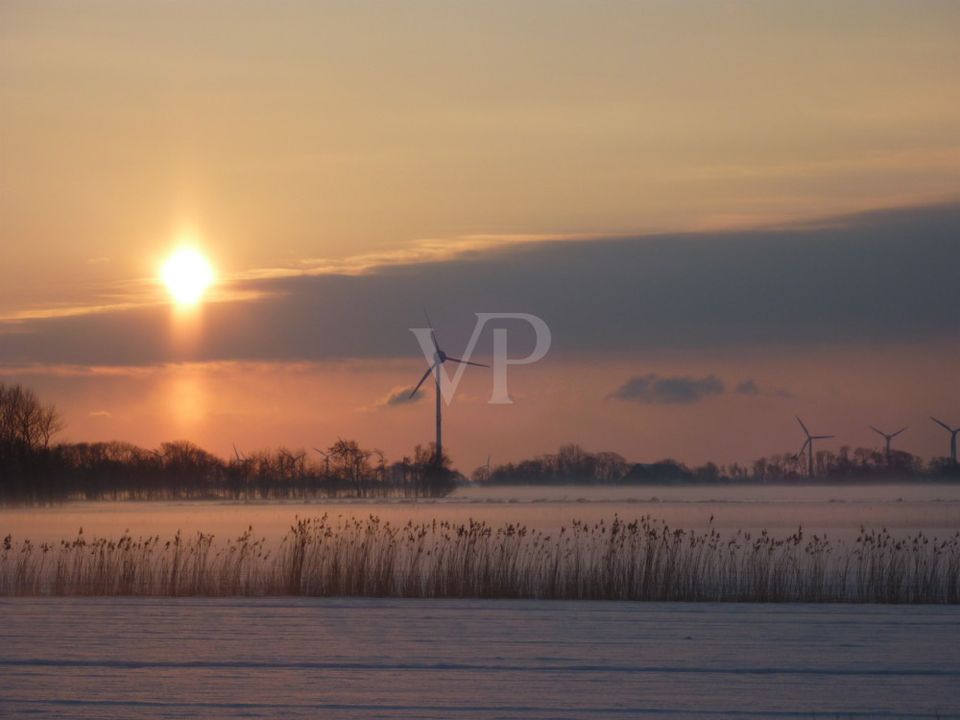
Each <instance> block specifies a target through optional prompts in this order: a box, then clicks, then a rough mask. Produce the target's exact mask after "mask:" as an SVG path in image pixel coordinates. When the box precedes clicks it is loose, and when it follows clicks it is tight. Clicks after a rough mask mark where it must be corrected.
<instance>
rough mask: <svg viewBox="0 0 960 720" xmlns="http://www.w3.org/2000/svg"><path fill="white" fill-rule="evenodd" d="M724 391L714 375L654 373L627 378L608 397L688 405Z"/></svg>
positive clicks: (641, 401) (656, 403)
mask: <svg viewBox="0 0 960 720" xmlns="http://www.w3.org/2000/svg"><path fill="white" fill-rule="evenodd" d="M723 391H724V384H723V381H722V380H720V379H719V378H718V377H716V376H714V375H708V376H707V377H703V378H692V377H660V376H659V375H656V374H654V373H650V374H648V375H641V376H638V377H633V378H630V379H629V380H627V381H626V382H625V383H624V384H623V385H621V386H620V387H619V388H618V389H617V390H616V392H614V393H613V394H612V395H611V397H615V398H618V399H620V400H630V401H632V402H639V403H650V404H654V405H678V404H684V405H688V404H691V403H696V402H700V401H701V400H703V399H704V398H706V397H709V396H710V395H720V394H722V393H723Z"/></svg>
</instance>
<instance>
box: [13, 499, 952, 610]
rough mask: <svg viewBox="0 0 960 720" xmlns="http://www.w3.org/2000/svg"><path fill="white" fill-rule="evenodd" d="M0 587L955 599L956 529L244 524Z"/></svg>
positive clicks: (112, 552)
mask: <svg viewBox="0 0 960 720" xmlns="http://www.w3.org/2000/svg"><path fill="white" fill-rule="evenodd" d="M0 595H103V596H131V595H142V596H186V595H190V596H197V595H207V596H237V595H247V596H263V595H307V596H365V597H416V598H540V599H568V600H581V599H582V600H586V599H589V600H680V601H744V602H874V603H958V602H960V533H957V534H955V535H954V536H952V537H950V538H948V539H945V540H943V539H940V540H938V539H936V538H929V537H927V536H926V535H924V534H923V533H919V534H917V535H915V536H912V537H910V538H907V539H898V538H896V537H894V536H892V535H891V534H890V533H889V532H887V531H886V530H885V529H884V530H867V529H863V528H861V531H860V534H859V536H858V537H857V538H856V541H855V542H853V543H852V544H849V543H839V542H834V541H831V540H828V539H827V538H826V537H824V536H818V535H811V536H808V535H807V534H805V533H804V532H803V530H802V529H798V531H797V532H796V533H793V534H792V535H789V536H787V537H783V538H775V537H772V536H771V535H770V534H768V533H767V532H765V531H764V532H761V533H759V534H751V533H747V532H736V533H734V534H733V535H730V536H723V535H721V533H719V532H718V531H716V530H713V529H710V530H707V531H704V532H695V531H689V530H681V529H671V528H670V527H668V526H667V525H666V524H664V523H662V522H659V521H657V520H655V519H653V518H651V517H643V518H640V519H638V520H635V521H633V522H624V521H623V520H621V519H619V518H618V517H614V518H613V520H612V521H610V522H599V523H597V524H594V525H588V524H584V523H581V522H574V523H572V524H571V525H570V526H568V527H564V528H562V529H561V530H560V531H559V532H544V531H539V530H530V529H528V528H526V527H524V526H520V525H505V526H503V527H492V526H491V525H489V524H487V523H483V522H476V521H469V522H467V523H464V524H455V523H449V522H440V521H433V522H431V523H423V524H416V523H413V522H409V523H407V524H406V525H391V524H390V523H388V522H382V521H381V520H380V519H379V518H377V517H376V516H373V515H371V516H370V517H369V518H367V519H366V520H356V519H343V518H337V519H331V518H329V517H328V516H327V515H323V516H322V517H316V518H306V519H298V520H297V521H296V523H295V524H294V525H293V526H292V527H291V528H290V531H289V532H288V533H287V535H286V536H285V537H284V538H283V540H282V542H281V543H280V544H279V546H278V547H276V548H273V549H271V548H269V547H268V546H267V545H266V543H265V541H264V539H262V538H259V539H258V538H256V537H255V536H254V534H253V528H250V529H248V530H247V531H246V532H245V533H243V534H242V535H241V536H240V537H239V538H236V539H234V540H230V541H227V542H225V543H217V542H215V539H214V537H213V536H212V535H206V534H202V533H200V534H197V535H196V536H194V537H191V538H184V537H182V536H181V535H180V534H179V533H178V534H177V535H176V536H175V537H174V538H172V539H170V540H166V541H162V540H161V539H160V538H159V537H148V538H136V539H134V538H133V537H132V536H130V535H129V533H127V534H124V535H123V537H121V538H119V539H118V540H110V539H105V538H95V539H92V540H88V539H86V538H85V537H84V535H83V531H82V530H81V532H80V534H79V535H78V536H77V537H76V538H75V539H74V540H72V541H62V542H61V543H59V544H58V545H47V544H41V545H36V544H33V543H31V542H30V541H29V540H23V541H19V542H16V543H15V542H14V541H13V538H11V537H9V536H8V537H7V538H5V539H4V541H3V544H2V546H0Z"/></svg>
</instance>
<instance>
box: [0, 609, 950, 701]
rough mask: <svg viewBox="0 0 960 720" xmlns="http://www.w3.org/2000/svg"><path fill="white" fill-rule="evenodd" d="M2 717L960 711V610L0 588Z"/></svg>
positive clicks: (0, 691)
mask: <svg viewBox="0 0 960 720" xmlns="http://www.w3.org/2000/svg"><path fill="white" fill-rule="evenodd" d="M0 612H2V613H3V618H4V621H3V623H2V624H0V717H4V718H6V717H11V718H13V717H16V718H19V717H31V718H63V717H71V718H129V719H133V718H211V719H213V718H227V717H230V718H236V717H244V718H291V719H295V718H317V717H331V718H633V717H666V718H698V719H702V718H729V717H744V718H754V717H755V718H777V717H783V718H792V717H797V718H800V717H802V718H810V717H824V718H836V717H840V718H847V717H858V718H859V717H862V718H887V717H889V718H921V717H927V718H935V717H940V718H948V717H960V691H958V689H957V688H958V686H960V685H958V683H960V610H958V609H957V608H954V607H934V606H916V607H903V606H864V605H817V606H811V605H737V604H725V605H714V604H685V603H672V604H661V603H633V604H627V603H603V602H593V603H585V602H537V601H471V600H460V601H421V600H354V599H351V600H341V599H326V600H320V599H316V600H314V599H258V600H243V599H226V600H221V599H176V600H171V599H92V598H91V599H36V598H7V599H0Z"/></svg>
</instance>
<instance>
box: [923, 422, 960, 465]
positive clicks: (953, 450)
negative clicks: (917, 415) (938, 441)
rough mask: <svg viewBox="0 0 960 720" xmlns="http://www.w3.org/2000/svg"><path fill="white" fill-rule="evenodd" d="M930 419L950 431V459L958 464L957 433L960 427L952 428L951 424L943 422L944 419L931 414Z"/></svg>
mask: <svg viewBox="0 0 960 720" xmlns="http://www.w3.org/2000/svg"><path fill="white" fill-rule="evenodd" d="M930 419H931V420H933V421H934V422H935V423H936V424H937V425H939V426H940V427H942V428H943V429H944V430H946V431H947V432H948V433H950V459H951V460H952V461H953V464H954V465H956V464H957V433H960V427H958V428H952V427H950V426H949V425H947V424H946V423H945V422H943V420H937V419H936V418H935V417H933V416H931V417H930Z"/></svg>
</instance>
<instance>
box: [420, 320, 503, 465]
mask: <svg viewBox="0 0 960 720" xmlns="http://www.w3.org/2000/svg"><path fill="white" fill-rule="evenodd" d="M423 314H424V315H425V316H426V318H427V326H428V327H429V328H430V339H431V340H432V341H433V350H434V353H433V364H432V365H431V366H430V367H428V368H427V371H426V372H425V373H424V374H423V377H421V378H420V382H418V383H417V386H416V387H415V388H414V389H413V390H412V391H411V392H410V398H411V399H413V396H414V395H416V394H417V390H419V389H420V386H421V385H423V383H424V381H426V379H427V378H428V377H430V373H433V374H434V382H435V388H436V398H437V442H436V446H435V449H436V455H435V456H434V464H436V466H437V467H440V466H441V465H442V464H443V421H442V413H441V409H440V407H441V404H442V403H441V392H440V378H441V374H442V373H441V371H440V366H441V365H443V364H444V363H445V362H447V360H449V361H451V362H455V363H460V364H461V365H475V366H476V367H489V366H488V365H484V364H483V363H478V362H471V361H469V360H461V359H460V358H455V357H450V356H449V355H447V354H446V353H445V352H444V351H443V350H441V349H440V343H438V342H437V333H436V331H435V330H434V329H433V323H432V322H430V316H429V315H427V312H426V310H424V312H423Z"/></svg>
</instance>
